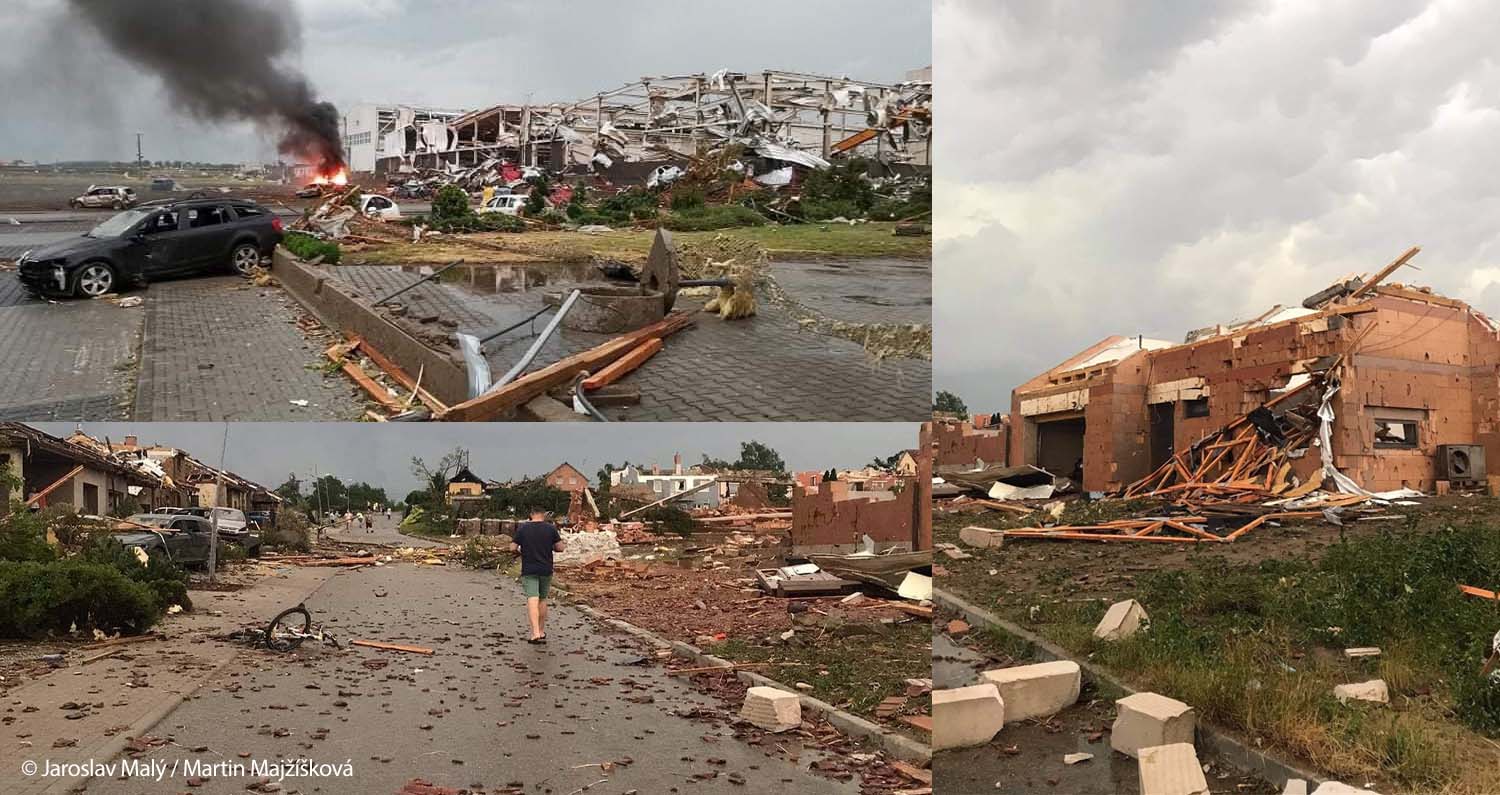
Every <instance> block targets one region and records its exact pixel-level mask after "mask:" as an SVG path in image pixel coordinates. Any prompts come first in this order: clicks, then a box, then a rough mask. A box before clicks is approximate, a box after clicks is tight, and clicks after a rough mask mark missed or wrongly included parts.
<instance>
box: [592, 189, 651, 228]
mask: <svg viewBox="0 0 1500 795" xmlns="http://www.w3.org/2000/svg"><path fill="white" fill-rule="evenodd" d="M660 204H661V196H659V195H658V194H657V193H656V192H655V191H651V190H647V189H645V188H631V189H629V190H624V191H621V192H619V193H616V194H615V195H613V196H610V197H609V198H607V199H605V200H603V201H601V202H599V206H598V207H597V208H595V210H594V212H595V213H596V214H597V216H598V218H599V219H600V220H595V221H591V222H590V223H612V224H628V223H630V222H631V221H644V220H647V219H650V218H655V217H656V215H657V207H658V206H660Z"/></svg>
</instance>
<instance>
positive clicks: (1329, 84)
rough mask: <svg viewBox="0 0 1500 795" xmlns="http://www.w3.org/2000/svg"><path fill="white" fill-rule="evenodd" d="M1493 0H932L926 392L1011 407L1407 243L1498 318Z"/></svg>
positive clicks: (1439, 277)
mask: <svg viewBox="0 0 1500 795" xmlns="http://www.w3.org/2000/svg"><path fill="white" fill-rule="evenodd" d="M1497 41H1500V4H1497V3H1492V2H1484V1H1483V0H1452V1H1451V2H1352V1H1350V2H1317V3H1310V2H1295V1H1288V2H1267V1H1256V2H1213V3H1210V2H1204V3H1182V2H1166V1H1165V0H1162V1H1160V2H1139V1H1136V0H1132V1H1131V2H1124V1H1123V0H1121V2H1114V3H1107V2H1095V1H1094V0H1079V1H1078V2H1048V3H992V2H955V1H951V0H938V2H937V4H936V8H935V9H934V20H933V42H934V51H935V53H936V55H935V57H936V63H935V64H934V72H935V73H936V75H937V78H936V90H937V92H938V93H939V94H940V99H941V102H942V111H943V113H942V119H941V120H940V123H938V124H937V125H935V133H936V136H937V142H936V146H937V152H938V158H937V164H936V166H935V168H936V169H937V183H936V189H935V193H936V196H937V203H938V207H937V213H936V216H935V218H936V221H935V224H936V229H935V236H934V241H935V243H934V259H935V263H936V266H935V276H934V281H935V283H934V292H935V304H934V316H935V323H936V329H935V331H936V335H937V342H936V350H935V356H936V366H935V371H934V378H933V382H934V386H935V388H938V389H949V390H952V391H956V392H958V393H959V394H960V395H961V396H963V397H964V398H966V400H967V402H968V404H969V407H970V408H971V409H977V410H986V409H995V408H1008V407H1009V405H1010V399H1009V394H1010V390H1011V389H1012V388H1013V387H1015V386H1016V385H1017V384H1018V383H1020V382H1021V381H1024V380H1026V379H1027V378H1029V377H1031V376H1033V375H1036V374H1037V373H1039V372H1041V371H1043V370H1045V369H1047V368H1048V367H1050V366H1052V365H1054V364H1057V363H1059V362H1061V361H1062V360H1063V359H1065V358H1067V357H1069V356H1071V355H1072V354H1074V353H1077V352H1078V351H1080V350H1082V349H1084V348H1085V347H1087V346H1089V345H1091V344H1093V343H1094V342H1096V341H1098V340H1099V339H1101V338H1103V337H1106V336H1108V335H1110V334H1122V335H1133V334H1144V335H1146V336H1148V337H1160V338H1162V339H1169V340H1176V341H1181V340H1182V337H1183V334H1184V333H1185V332H1186V331H1187V330H1189V329H1192V328H1196V327H1202V326H1206V325H1211V324H1213V323H1217V322H1227V321H1230V320H1233V319H1236V318H1246V317H1249V316H1253V315H1257V314H1259V313H1260V312H1262V311H1264V310H1266V309H1268V308H1270V307H1271V306H1272V305H1274V304H1278V303H1280V304H1290V305H1296V304H1300V302H1301V300H1302V299H1303V297H1305V296H1306V295H1308V294H1311V293H1313V292H1315V291H1317V290H1318V289H1320V288H1322V287H1324V286H1326V285H1328V284H1329V283H1331V282H1333V281H1334V280H1335V279H1337V278H1339V277H1341V276H1343V275H1346V274H1350V273H1371V272H1374V271H1375V270H1377V269H1379V268H1381V267H1382V266H1384V265H1385V264H1386V263H1387V262H1389V261H1390V260H1392V259H1394V258H1395V257H1396V256H1397V255H1398V254H1400V253H1401V252H1402V251H1403V250H1405V249H1406V248H1407V247H1409V246H1411V245H1417V244H1419V245H1421V246H1422V254H1420V255H1419V256H1418V257H1417V258H1416V260H1415V261H1414V262H1415V264H1416V265H1418V266H1420V267H1421V269H1422V270H1421V271H1420V272H1418V271H1413V270H1410V269H1402V270H1401V271H1400V272H1398V273H1397V274H1396V276H1394V277H1393V280H1394V281H1403V282H1406V283H1415V284H1426V285H1430V286H1432V287H1434V288H1436V289H1437V290H1439V291H1441V292H1444V293H1446V294H1448V295H1452V296H1455V297H1458V298H1462V299H1465V300H1468V301H1470V302H1471V303H1474V304H1475V305H1476V306H1477V307H1478V308H1480V309H1481V310H1483V311H1485V312H1487V313H1489V314H1492V315H1493V314H1497V313H1500V245H1497V243H1500V225H1497V223H1496V219H1497V217H1500V178H1497V167H1500V107H1497V104H1500V63H1497V61H1496V59H1495V46H1496V42H1497Z"/></svg>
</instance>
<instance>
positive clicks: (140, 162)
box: [135, 133, 146, 168]
mask: <svg viewBox="0 0 1500 795" xmlns="http://www.w3.org/2000/svg"><path fill="white" fill-rule="evenodd" d="M145 163H146V160H145V158H143V157H141V134H140V133H136V134H135V167H136V168H145Z"/></svg>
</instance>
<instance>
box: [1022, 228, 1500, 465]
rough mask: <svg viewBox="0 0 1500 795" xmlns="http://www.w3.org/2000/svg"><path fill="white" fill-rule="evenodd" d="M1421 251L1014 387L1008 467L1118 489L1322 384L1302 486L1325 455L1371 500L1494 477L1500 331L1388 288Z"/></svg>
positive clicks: (1470, 314) (1075, 361) (1092, 353)
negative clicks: (1325, 431)
mask: <svg viewBox="0 0 1500 795" xmlns="http://www.w3.org/2000/svg"><path fill="white" fill-rule="evenodd" d="M1417 251H1418V249H1416V248H1413V249H1411V250H1409V251H1407V252H1406V253H1405V254H1403V255H1402V256H1401V257H1400V258H1398V259H1397V260H1396V261H1394V262H1392V263H1391V264H1390V265H1388V266H1387V267H1386V268H1385V269H1383V270H1381V271H1380V272H1379V273H1377V274H1375V276H1374V277H1372V278H1370V279H1368V280H1364V279H1360V278H1353V279H1350V280H1348V281H1345V282H1341V283H1339V284H1335V285H1333V286H1331V287H1329V288H1328V289H1325V290H1323V291H1320V292H1319V293H1318V294H1316V295H1313V296H1310V297H1309V298H1308V299H1307V300H1306V301H1304V303H1303V305H1302V306H1290V307H1288V306H1276V307H1272V308H1271V309H1270V310H1268V311H1267V312H1265V313H1263V314H1261V315H1259V316H1257V317H1255V318H1252V319H1250V320H1246V321H1243V322H1238V323H1233V324H1229V325H1224V326H1213V327H1209V328H1206V329H1200V330H1197V331H1193V332H1191V333H1189V334H1188V335H1187V337H1186V339H1185V340H1184V341H1183V342H1182V343H1181V344H1176V343H1172V342H1168V341H1162V340H1151V339H1145V338H1141V337H1130V338H1126V337H1118V336H1116V337H1109V338H1107V339H1104V340H1101V341H1099V342H1098V343H1096V344H1094V345H1093V346H1091V347H1089V348H1087V349H1085V350H1084V351H1082V352H1080V353H1079V354H1077V355H1076V356H1073V357H1072V358H1070V359H1068V360H1066V361H1064V362H1062V363H1060V364H1058V365H1057V366H1056V367H1053V368H1052V369H1050V370H1048V371H1047V372H1045V373H1042V374H1041V375H1038V376H1037V377H1035V378H1033V379H1031V380H1030V381H1027V382H1026V383H1024V384H1022V385H1021V386H1020V387H1018V388H1017V389H1015V390H1014V391H1013V393H1012V400H1011V418H1010V419H1011V424H1010V427H1011V429H1012V430H1011V433H1010V441H1009V460H1010V462H1011V463H1014V464H1031V465H1035V466H1039V467H1042V468H1044V469H1047V470H1048V471H1050V472H1052V473H1053V474H1056V475H1061V476H1068V477H1073V478H1075V479H1077V478H1079V477H1081V479H1082V486H1083V488H1084V489H1085V490H1087V491H1091V492H1106V491H1117V490H1119V489H1121V488H1122V487H1124V486H1126V485H1127V484H1130V483H1132V482H1134V481H1136V480H1137V479H1139V478H1142V477H1143V476H1145V475H1147V474H1148V473H1151V472H1153V471H1155V470H1157V468H1158V467H1161V466H1163V465H1164V464H1166V463H1167V462H1169V461H1170V460H1171V459H1172V458H1173V456H1174V455H1175V454H1176V453H1178V452H1181V451H1186V450H1188V449H1189V448H1191V447H1192V446H1193V445H1194V444H1195V443H1196V442H1197V441H1198V440H1200V439H1202V438H1204V437H1205V436H1207V435H1209V434H1211V433H1213V432H1214V431H1216V430H1218V429H1220V428H1222V427H1225V426H1226V425H1228V424H1229V423H1231V422H1233V421H1236V420H1238V419H1240V418H1242V417H1247V415H1249V419H1250V420H1251V421H1252V422H1253V421H1254V419H1255V417H1254V415H1253V414H1252V413H1253V412H1255V411H1256V410H1257V409H1260V408H1261V407H1264V406H1266V405H1267V404H1268V403H1271V402H1273V401H1275V400H1276V399H1277V397H1278V396H1281V395H1288V394H1290V393H1292V392H1295V391H1298V390H1299V389H1300V388H1302V387H1305V386H1306V385H1307V384H1308V382H1309V381H1311V380H1312V379H1314V378H1315V377H1316V379H1317V381H1316V383H1317V384H1319V385H1323V386H1324V389H1323V391H1324V393H1325V394H1326V397H1327V400H1326V401H1325V402H1324V404H1323V410H1324V412H1325V413H1326V412H1328V411H1331V412H1332V418H1331V422H1330V428H1329V430H1330V436H1329V439H1330V441H1331V444H1330V447H1331V449H1330V450H1326V451H1324V450H1321V449H1319V448H1320V445H1316V444H1315V445H1314V446H1310V447H1309V448H1308V449H1307V451H1306V452H1305V453H1304V454H1301V455H1300V457H1298V458H1295V459H1294V460H1293V461H1292V462H1291V463H1292V472H1291V474H1292V475H1294V476H1296V477H1298V478H1299V479H1304V480H1305V479H1306V478H1307V477H1308V476H1310V475H1311V474H1312V473H1313V472H1314V471H1315V470H1317V469H1318V468H1319V467H1320V464H1321V459H1322V455H1324V454H1329V455H1331V463H1332V464H1333V466H1335V467H1336V468H1337V469H1338V470H1339V471H1341V472H1342V473H1344V474H1345V475H1347V476H1348V477H1350V478H1352V479H1353V482H1354V483H1356V484H1358V485H1359V486H1361V487H1363V488H1365V489H1369V490H1374V491H1383V490H1394V489H1399V488H1403V487H1405V488H1414V489H1421V490H1424V491H1432V490H1435V489H1440V488H1444V487H1446V485H1447V484H1448V483H1449V482H1478V481H1483V480H1484V479H1485V472H1484V471H1483V466H1484V460H1485V458H1486V455H1488V457H1494V456H1496V455H1500V428H1497V422H1500V334H1497V327H1496V325H1495V324H1494V323H1493V322H1492V321H1491V320H1490V319H1489V318H1487V317H1485V316H1484V315H1482V314H1480V313H1479V312H1477V311H1475V310H1474V309H1473V308H1472V307H1470V306H1468V305H1467V304H1465V303H1463V302H1462V301H1458V300H1455V299H1452V298H1446V297H1443V296H1440V295H1435V294H1433V293H1432V292H1431V291H1429V290H1426V289H1422V288H1416V287H1410V286H1404V285H1400V284H1394V283H1392V284H1385V283H1383V282H1384V281H1385V280H1386V279H1387V278H1388V277H1389V276H1390V275H1391V273H1393V272H1394V271H1395V270H1396V269H1397V268H1399V267H1400V266H1402V265H1404V264H1405V263H1406V262H1407V261H1409V260H1410V259H1411V258H1412V257H1413V256H1414V255H1415V254H1416V253H1417ZM1330 386H1331V387H1332V388H1329V387H1330ZM1302 391H1303V392H1308V393H1311V392H1313V390H1311V389H1306V390H1302ZM1322 397H1323V395H1316V396H1313V399H1314V401H1316V400H1318V399H1321V398H1322ZM1325 421H1326V418H1325ZM1497 460H1500V459H1497ZM1440 483H1441V484H1442V485H1440Z"/></svg>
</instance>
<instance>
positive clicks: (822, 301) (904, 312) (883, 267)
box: [771, 258, 932, 325]
mask: <svg viewBox="0 0 1500 795" xmlns="http://www.w3.org/2000/svg"><path fill="white" fill-rule="evenodd" d="M771 275H772V276H774V277H775V279H776V281H777V283H778V284H780V285H781V288H782V289H783V290H785V291H786V292H787V295H788V296H790V297H791V298H792V300H795V301H797V302H798V303H800V304H802V305H803V306H806V307H809V308H811V309H813V310H814V311H817V312H819V313H821V314H823V315H826V316H828V317H830V318H832V319H834V320H842V321H844V322H846V323H921V324H924V325H925V324H931V323H932V261H931V260H906V259H884V258H875V259H856V260H818V261H814V262H796V261H777V262H774V263H772V264H771Z"/></svg>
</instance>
